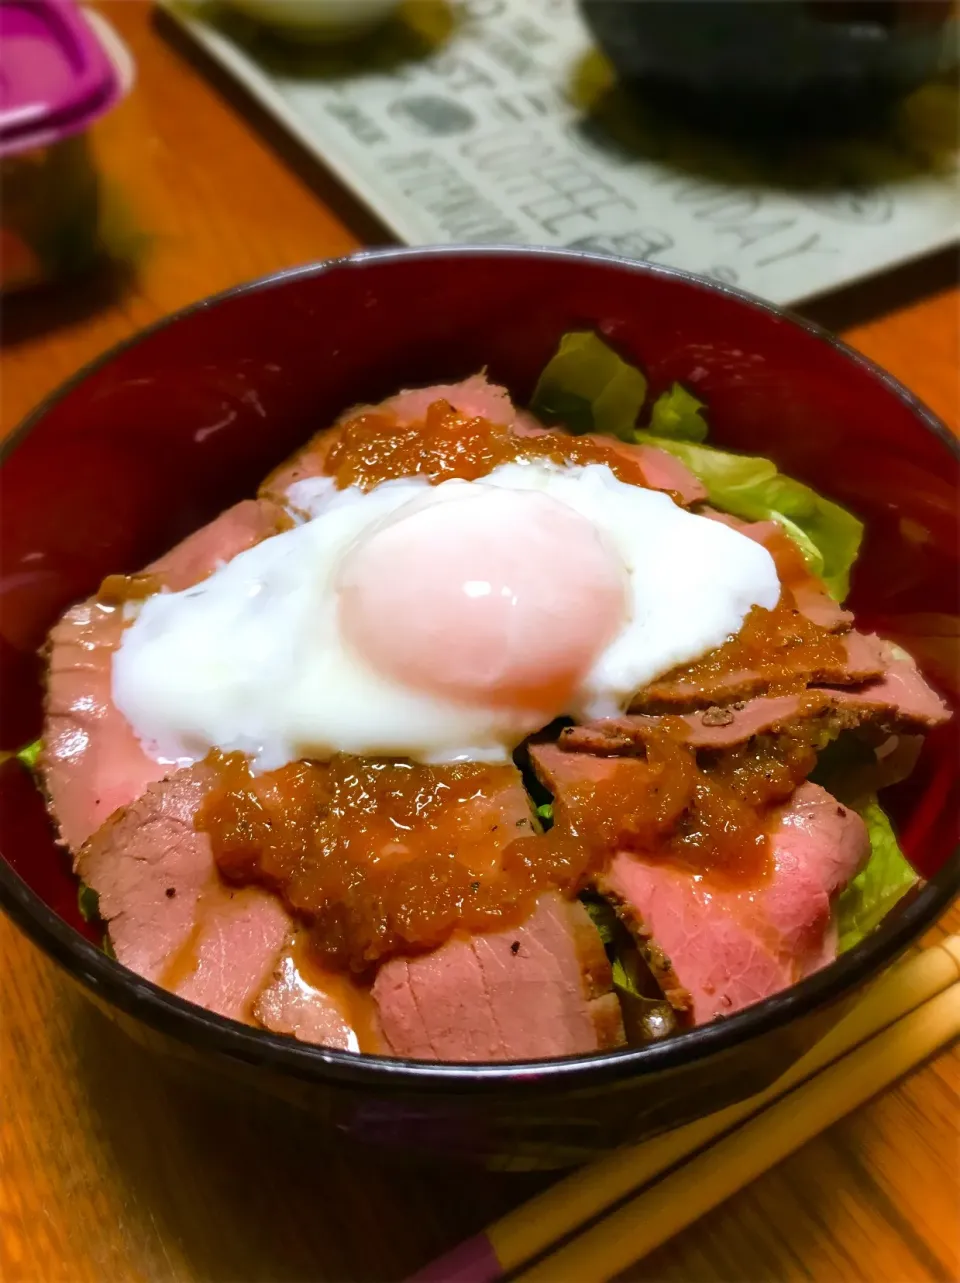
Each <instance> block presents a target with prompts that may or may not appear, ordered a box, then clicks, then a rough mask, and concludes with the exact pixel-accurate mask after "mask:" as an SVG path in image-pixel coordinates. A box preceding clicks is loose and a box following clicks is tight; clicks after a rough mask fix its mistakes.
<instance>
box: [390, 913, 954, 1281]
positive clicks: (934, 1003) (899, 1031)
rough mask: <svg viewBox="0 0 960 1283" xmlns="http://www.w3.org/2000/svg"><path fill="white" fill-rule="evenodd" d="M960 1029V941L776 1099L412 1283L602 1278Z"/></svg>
mask: <svg viewBox="0 0 960 1283" xmlns="http://www.w3.org/2000/svg"><path fill="white" fill-rule="evenodd" d="M958 1035H960V935H954V936H950V937H949V938H947V939H946V940H943V941H941V942H940V943H938V944H936V945H933V946H931V947H930V948H927V949H924V950H922V951H921V952H919V953H916V954H914V955H913V956H912V957H911V958H909V959H908V960H907V961H905V962H902V963H899V964H898V965H897V966H896V967H894V968H893V969H892V970H891V971H889V972H887V973H886V975H884V976H882V977H881V978H880V979H879V980H878V981H876V982H875V983H874V984H873V986H872V987H871V988H870V989H869V990H868V992H867V994H866V996H865V997H864V998H863V999H862V1000H861V1001H860V1003H859V1004H858V1005H857V1006H856V1007H855V1008H854V1009H853V1010H852V1011H851V1012H849V1014H848V1015H847V1016H845V1017H844V1018H843V1019H842V1020H841V1021H839V1022H838V1023H837V1024H836V1025H835V1026H834V1028H833V1029H832V1030H831V1031H830V1032H829V1033H828V1034H827V1035H826V1036H825V1037H824V1038H823V1039H822V1040H821V1041H820V1042H819V1043H817V1045H816V1046H815V1047H813V1048H812V1049H811V1050H810V1051H809V1052H807V1054H806V1055H805V1056H804V1057H803V1058H802V1059H800V1060H798V1061H797V1063H796V1064H795V1065H793V1067H792V1068H791V1069H789V1070H788V1071H787V1072H786V1073H785V1074H783V1075H782V1077H780V1078H778V1079H777V1081H776V1082H775V1083H773V1084H772V1086H770V1087H768V1088H767V1089H766V1091H762V1092H760V1093H759V1094H758V1095H756V1096H751V1097H750V1098H749V1099H748V1100H745V1101H742V1102H740V1103H739V1104H736V1105H730V1106H729V1107H728V1108H726V1109H722V1110H720V1111H719V1112H718V1113H716V1114H711V1115H710V1116H709V1117H707V1118H702V1119H699V1120H697V1121H696V1122H693V1123H688V1124H687V1125H686V1126H684V1127H680V1128H678V1129H677V1130H676V1131H673V1132H669V1133H667V1134H666V1135H664V1136H658V1137H656V1138H654V1139H653V1140H650V1141H645V1142H642V1143H641V1144H638V1145H632V1146H625V1147H624V1148H622V1149H618V1150H615V1151H614V1152H613V1153H612V1154H610V1155H608V1156H607V1157H605V1158H602V1159H601V1160H600V1161H599V1162H596V1163H593V1164H591V1165H590V1166H589V1167H586V1168H584V1169H583V1170H582V1171H579V1172H575V1173H574V1174H573V1175H572V1176H569V1177H567V1178H566V1179H565V1180H562V1181H560V1182H559V1183H558V1184H556V1185H554V1186H552V1187H551V1188H550V1189H547V1190H545V1191H544V1192H543V1193H542V1194H539V1195H538V1196H537V1197H536V1198H534V1199H532V1200H531V1201H530V1202H528V1203H525V1204H524V1205H523V1206H522V1207H519V1208H517V1209H515V1210H514V1211H512V1212H510V1213H508V1214H507V1215H506V1216H504V1217H503V1218H502V1219H501V1220H499V1221H496V1222H495V1223H494V1224H493V1225H491V1226H489V1227H488V1229H487V1230H486V1231H485V1232H484V1233H482V1234H478V1235H476V1237H474V1238H472V1239H469V1240H468V1241H467V1242H466V1243H463V1244H461V1245H460V1247H458V1248H455V1249H454V1250H453V1251H452V1252H450V1253H448V1254H447V1255H446V1256H443V1257H441V1258H440V1259H439V1260H437V1261H434V1262H433V1264H431V1265H429V1266H427V1267H426V1268H425V1269H424V1270H421V1271H420V1272H419V1273H418V1274H416V1275H415V1276H414V1277H413V1278H412V1279H410V1280H408V1283H494V1281H495V1280H498V1279H502V1278H503V1277H504V1276H505V1275H508V1274H509V1275H510V1276H511V1278H512V1279H513V1280H515V1283H565V1281H566V1280H576V1283H604V1281H605V1280H607V1279H610V1278H613V1277H614V1275H616V1274H618V1273H620V1271H622V1270H624V1269H626V1268H627V1266H629V1265H631V1264H632V1263H633V1262H634V1261H637V1260H640V1258H641V1257H643V1256H646V1255H647V1253H648V1252H651V1251H653V1249H654V1248H656V1247H659V1246H660V1245H661V1244H662V1243H665V1242H666V1241H667V1240H668V1239H669V1238H672V1237H673V1235H674V1234H676V1233H678V1232H679V1231H680V1230H682V1229H684V1228H685V1227H686V1226H687V1225H690V1224H692V1223H693V1222H694V1221H695V1220H697V1219H698V1218H699V1217H701V1216H703V1215H704V1213H706V1212H708V1211H710V1210H711V1209H712V1208H714V1207H717V1206H718V1205H719V1204H720V1203H722V1202H723V1201H724V1200H725V1199H727V1198H729V1197H730V1196H731V1195H732V1194H734V1193H736V1191H737V1190H739V1189H742V1188H743V1186H744V1185H746V1184H748V1183H749V1182H750V1181H752V1180H753V1179H754V1178H755V1177H757V1176H759V1175H761V1173H763V1172H765V1171H767V1170H768V1169H769V1168H770V1167H773V1166H774V1164H776V1163H778V1162H780V1160H781V1159H783V1158H786V1157H787V1155H788V1154H791V1153H793V1151H794V1150H796V1149H799V1148H800V1146H801V1145H803V1144H805V1143H806V1142H807V1141H808V1140H810V1139H811V1138H812V1137H814V1136H816V1135H818V1134H819V1133H820V1132H822V1131H824V1130H825V1129H826V1128H827V1127H829V1126H830V1125H831V1124H832V1123H835V1122H836V1121H837V1120H838V1119H840V1118H842V1117H843V1116H844V1115H845V1114H848V1113H850V1112H851V1111H852V1110H854V1109H856V1108H857V1107H858V1106H859V1105H862V1104H863V1103H864V1102H865V1101H867V1100H869V1099H870V1097H871V1096H874V1095H876V1094H877V1092H879V1091H882V1090H883V1089H884V1088H885V1087H887V1086H889V1085H890V1084H891V1083H892V1082H894V1081H895V1080H896V1079H897V1078H899V1077H901V1076H902V1075H903V1074H905V1073H907V1071H908V1070H910V1069H912V1068H913V1067H914V1066H915V1065H918V1064H919V1063H920V1062H921V1061H923V1060H925V1059H926V1058H927V1057H928V1056H929V1055H931V1054H932V1053H933V1052H934V1051H936V1050H937V1049H938V1048H940V1047H943V1046H945V1045H946V1044H947V1043H949V1042H950V1041H952V1040H953V1039H954V1038H956V1037H957V1036H958ZM664 1173H666V1174H664ZM624 1200H627V1201H624ZM597 1218H600V1219H597ZM578 1231H579V1232H578ZM571 1236H573V1237H571ZM561 1240H562V1242H561ZM530 1262H534V1263H533V1264H529V1263H530ZM524 1266H526V1267H527V1268H523V1267H524Z"/></svg>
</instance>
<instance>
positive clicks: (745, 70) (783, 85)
mask: <svg viewBox="0 0 960 1283" xmlns="http://www.w3.org/2000/svg"><path fill="white" fill-rule="evenodd" d="M580 7H581V11H582V13H583V16H584V18H585V19H586V21H587V24H588V26H589V27H590V29H591V31H592V32H593V35H594V36H595V38H596V40H597V42H598V43H599V45H600V46H601V48H602V49H603V50H604V52H605V53H606V55H607V57H608V58H609V59H610V60H611V62H612V63H613V65H614V66H615V67H616V69H617V72H618V74H619V76H620V77H621V79H622V80H623V81H624V82H625V83H627V84H628V85H629V86H630V87H631V88H632V89H635V90H636V91H638V92H639V93H641V94H643V95H644V96H645V97H647V98H648V99H650V100H651V101H655V102H656V103H657V104H658V105H661V106H663V107H664V108H665V109H666V110H668V111H669V112H671V113H672V114H676V115H679V116H683V117H689V118H691V119H693V120H695V121H696V122H697V123H698V124H708V125H713V126H716V125H722V126H726V127H732V128H734V129H736V130H737V131H738V132H744V133H749V134H767V135H775V134H776V133H777V132H779V131H782V130H783V129H785V128H788V129H790V130H795V131H800V132H805V131H808V130H810V131H821V130H825V131H829V132H836V131H838V130H848V129H851V128H860V127H864V126H871V125H876V124H878V123H879V122H880V120H881V119H882V117H883V116H884V114H885V113H886V112H887V111H888V110H889V109H890V107H891V106H893V104H895V103H896V102H898V101H899V100H900V99H901V98H903V97H904V96H905V95H906V94H908V93H909V92H910V91H912V90H914V89H916V88H918V87H919V86H920V85H922V84H923V83H924V82H925V81H926V80H928V79H930V78H931V77H932V76H934V75H935V74H937V73H938V72H941V71H945V70H947V69H949V68H950V67H951V66H956V61H957V23H956V6H955V4H954V3H953V0H768V2H767V3H764V2H763V0H653V2H648V0H580Z"/></svg>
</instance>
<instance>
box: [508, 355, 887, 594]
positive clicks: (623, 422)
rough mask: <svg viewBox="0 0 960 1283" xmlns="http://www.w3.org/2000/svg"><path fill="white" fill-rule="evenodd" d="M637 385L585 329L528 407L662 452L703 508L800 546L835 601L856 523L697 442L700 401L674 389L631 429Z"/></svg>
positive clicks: (781, 479) (802, 488) (744, 461)
mask: <svg viewBox="0 0 960 1283" xmlns="http://www.w3.org/2000/svg"><path fill="white" fill-rule="evenodd" d="M646 386H647V384H646V379H645V378H644V376H643V374H641V372H640V371H639V370H637V369H635V368H634V367H633V366H631V365H629V364H628V363H627V362H626V361H624V360H623V359H622V358H621V357H619V356H618V355H617V354H616V352H614V351H613V350H612V349H611V348H609V347H608V346H607V345H606V343H604V342H603V340H602V339H601V338H598V337H597V335H595V334H591V333H588V332H585V331H576V332H574V333H571V334H565V335H564V336H563V338H562V339H561V340H560V346H559V347H558V349H557V352H556V354H555V356H554V357H553V358H552V360H550V361H549V362H548V364H547V366H546V368H545V369H544V371H543V373H542V374H541V376H540V379H539V381H538V383H537V387H536V390H535V391H534V395H533V401H532V404H531V409H532V410H533V411H534V413H535V414H538V415H539V416H540V417H541V418H545V419H559V420H560V421H561V422H563V423H564V424H565V425H566V426H567V427H568V428H569V429H570V430H571V431H572V432H591V431H593V432H601V433H607V434H608V435H611V436H615V437H619V438H620V439H621V440H624V441H639V442H645V443H647V444H649V445H656V446H659V447H660V448H661V449H663V450H668V451H669V452H670V453H671V454H673V455H675V456H676V457H677V458H678V459H680V460H681V462H683V463H685V464H686V465H687V467H688V468H689V469H690V471H691V472H693V473H695V475H696V476H697V477H699V478H700V480H701V481H702V482H703V484H704V485H705V486H706V489H707V494H708V496H709V499H710V502H711V503H712V504H714V505H715V506H716V507H717V508H721V509H722V510H723V511H724V512H729V513H731V514H732V515H733V516H735V517H742V518H744V519H745V520H747V521H777V522H779V523H780V525H781V526H782V527H783V528H784V530H785V531H786V533H787V534H788V535H789V536H790V538H791V539H793V540H794V542H795V543H796V544H797V546H798V547H799V548H800V551H801V552H802V553H803V556H804V559H805V561H806V563H807V565H808V566H809V567H810V570H811V572H812V573H813V574H815V575H817V576H819V578H821V579H822V580H823V582H824V584H825V585H826V587H827V590H828V591H829V592H830V593H831V595H832V596H833V597H835V598H836V600H837V601H843V599H844V597H845V596H846V595H847V591H848V589H849V586H850V571H851V569H852V567H853V563H854V561H855V560H856V557H857V553H858V551H859V549H860V541H861V539H862V537H863V524H862V523H861V522H860V521H858V520H857V518H856V517H854V516H853V514H852V513H849V512H847V511H846V509H845V508H841V507H840V505H839V504H836V503H832V502H831V501H830V500H829V499H824V498H821V496H820V495H818V494H817V493H816V491H814V490H811V489H810V487H809V486H806V485H804V484H803V483H802V482H800V481H794V480H793V479H792V478H791V477H786V476H784V475H783V474H782V473H781V472H779V471H778V470H777V467H776V465H775V464H774V463H772V462H771V461H770V460H769V459H764V458H758V457H755V456H752V455H742V454H734V453H732V452H731V451H727V450H717V449H715V448H714V447H712V446H707V445H703V444H702V443H703V440H704V438H705V437H706V435H707V424H706V420H705V419H704V418H703V414H702V411H703V408H704V407H703V405H702V403H701V402H700V401H698V400H697V399H696V397H694V396H693V395H692V394H691V393H690V392H688V391H687V390H686V389H685V388H683V387H682V386H681V385H680V384H679V383H675V384H674V385H673V387H672V388H671V389H670V391H669V392H665V393H663V395H662V396H660V397H658V398H657V400H656V401H655V402H654V404H653V407H652V410H651V413H650V420H649V422H648V423H647V424H646V425H645V426H644V427H643V428H642V429H637V427H636V424H637V420H638V417H639V414H640V410H641V409H642V407H643V403H644V400H645V396H646Z"/></svg>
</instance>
